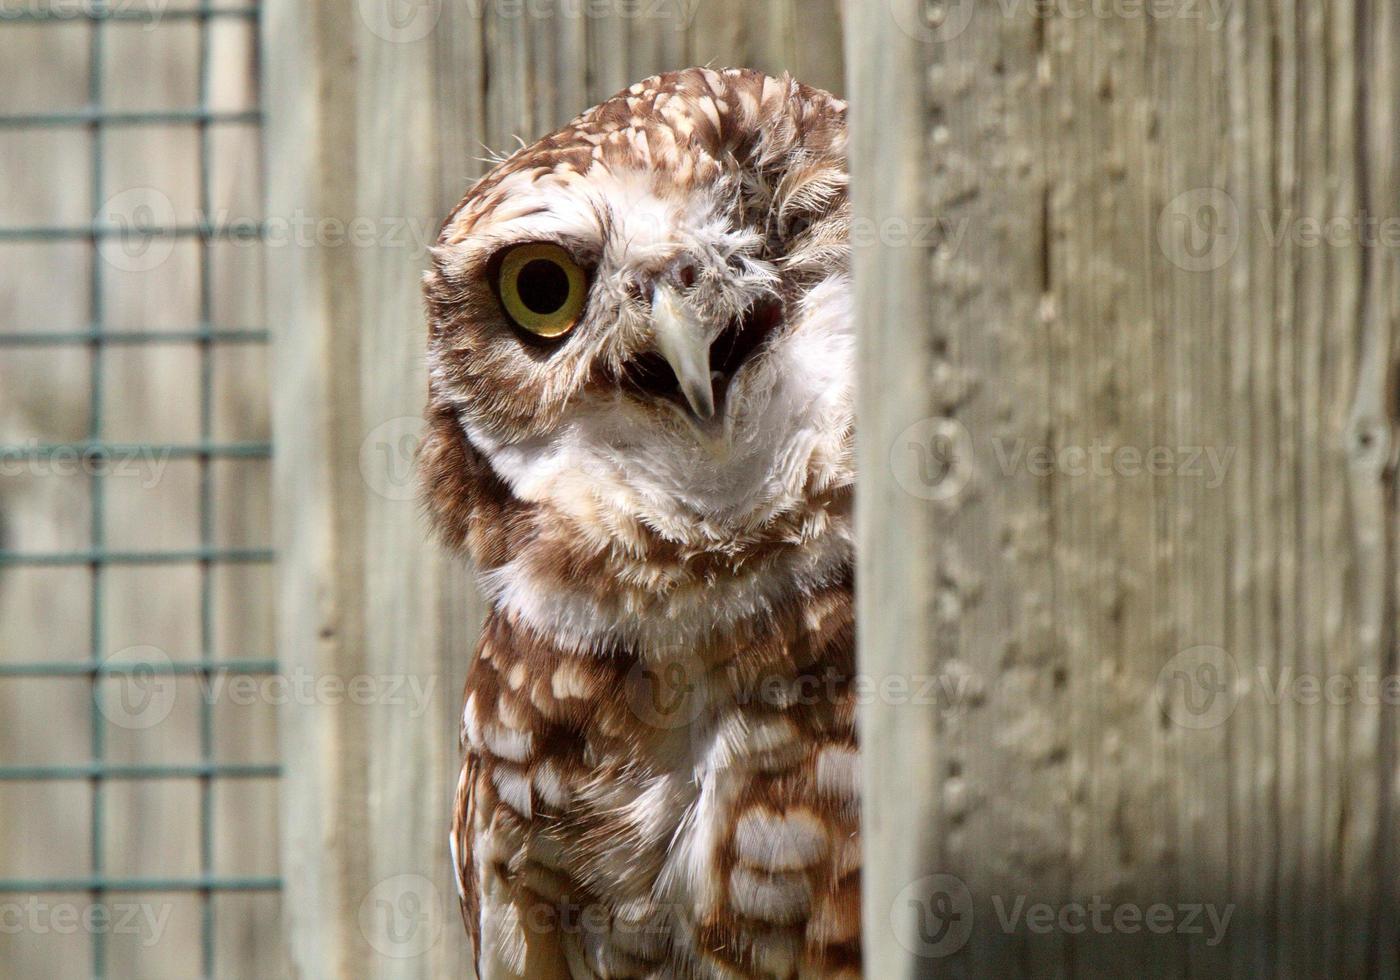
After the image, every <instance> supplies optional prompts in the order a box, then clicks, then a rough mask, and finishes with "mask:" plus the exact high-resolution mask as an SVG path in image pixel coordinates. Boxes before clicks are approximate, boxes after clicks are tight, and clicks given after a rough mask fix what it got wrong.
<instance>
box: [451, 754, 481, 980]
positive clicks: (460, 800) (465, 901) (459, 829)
mask: <svg viewBox="0 0 1400 980" xmlns="http://www.w3.org/2000/svg"><path fill="white" fill-rule="evenodd" d="M479 771H480V766H479V765H478V764H477V761H476V756H474V755H473V754H472V753H470V752H468V753H467V754H466V757H465V758H464V759H463V760H462V772H461V775H460V776H458V778H457V800H456V803H455V804H454V806H453V808H452V836H451V838H450V840H449V843H450V845H451V848H452V870H453V872H454V873H455V874H456V875H457V899H458V901H459V902H460V903H461V907H462V921H463V922H464V923H465V924H466V927H467V936H468V938H470V939H471V943H472V967H473V969H474V970H475V971H476V972H477V975H478V976H480V971H481V962H480V961H481V895H480V893H479V892H478V891H477V883H476V864H475V859H474V857H473V841H472V837H473V829H474V828H475V826H476V781H477V777H478V775H479Z"/></svg>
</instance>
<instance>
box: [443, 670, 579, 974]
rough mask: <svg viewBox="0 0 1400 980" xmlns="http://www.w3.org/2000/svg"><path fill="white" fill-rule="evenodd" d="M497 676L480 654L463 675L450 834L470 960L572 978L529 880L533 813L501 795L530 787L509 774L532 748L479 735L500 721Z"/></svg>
mask: <svg viewBox="0 0 1400 980" xmlns="http://www.w3.org/2000/svg"><path fill="white" fill-rule="evenodd" d="M483 646H484V644H483ZM495 682H496V676H495V666H494V664H492V663H491V662H490V657H489V656H482V655H481V654H478V657H477V660H476V662H475V663H474V664H473V665H472V668H471V670H470V671H469V673H468V679H467V692H468V698H467V704H466V707H465V708H464V709H463V725H462V744H463V749H464V754H463V759H462V773H461V776H460V777H459V778H458V781H457V799H456V804H455V806H454V808H453V815H452V835H451V838H450V844H451V849H452V861H453V866H454V870H455V871H456V874H457V893H458V897H459V898H460V900H461V906H462V919H463V921H464V922H465V923H466V927H467V934H468V936H470V938H471V942H472V957H473V965H474V966H475V968H476V975H477V976H478V977H479V978H480V980H554V978H559V980H570V972H569V968H568V966H567V962H566V958H565V952H564V948H563V945H564V942H565V938H564V936H563V934H562V933H561V931H560V930H559V929H558V928H557V927H556V925H557V923H556V919H555V917H554V916H553V915H552V914H551V912H552V911H553V906H552V904H551V903H550V902H549V901H548V900H547V899H545V898H543V897H542V896H540V895H539V894H538V893H536V892H535V891H534V890H532V888H531V887H530V885H529V882H528V881H527V879H528V877H529V875H530V872H531V870H532V869H533V868H534V862H533V860H532V850H531V849H532V847H533V846H534V840H535V837H536V834H537V832H538V830H539V825H538V821H539V818H538V815H537V814H535V813H533V810H532V808H531V807H530V806H529V805H528V803H525V802H522V801H521V800H520V799H518V798H515V797H512V796H510V795H509V794H507V795H506V796H505V797H504V798H503V795H502V791H501V786H503V785H504V786H506V787H508V788H510V787H519V786H523V787H526V788H525V789H524V792H526V793H527V794H528V793H529V790H528V781H526V782H525V783H523V784H521V783H519V781H518V779H514V780H513V776H514V770H515V768H517V767H519V766H522V765H523V766H525V767H526V768H527V769H528V766H529V764H530V763H531V762H532V761H533V753H529V754H528V757H521V756H519V755H518V754H517V755H516V756H515V758H514V759H513V760H506V759H503V758H500V757H498V756H497V755H495V754H494V753H493V752H492V751H491V749H490V748H489V747H488V746H487V745H486V744H485V742H484V740H483V739H482V737H481V730H482V727H483V724H494V723H495V722H496V720H497V711H498V710H499V705H500V689H499V688H498V687H497V686H496V683H495ZM473 694H474V695H475V696H472V695H473ZM488 716H489V717H488Z"/></svg>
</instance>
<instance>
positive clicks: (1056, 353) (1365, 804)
mask: <svg viewBox="0 0 1400 980" xmlns="http://www.w3.org/2000/svg"><path fill="white" fill-rule="evenodd" d="M1052 6H1053V5H1022V6H1019V7H1018V6H1008V5H1002V6H1001V7H1000V8H997V9H993V8H992V7H990V6H981V5H976V6H973V5H965V4H964V5H946V6H944V7H943V8H941V9H942V11H943V14H944V15H945V19H944V20H943V21H942V22H930V21H927V20H925V19H924V18H925V13H924V10H923V5H922V4H919V3H914V2H900V0H894V2H892V3H890V4H886V5H873V6H872V7H871V8H870V9H860V10H857V11H853V28H852V31H851V34H850V37H849V49H848V64H849V66H850V79H851V82H850V89H851V91H850V95H851V97H852V100H853V118H854V120H855V124H856V125H855V129H854V146H853V174H854V178H855V187H856V192H857V193H856V203H857V211H858V221H859V220H860V219H864V220H867V221H870V220H873V221H876V222H878V221H880V220H882V219H888V218H889V217H890V216H893V215H900V214H911V213H912V214H917V213H920V211H921V210H922V209H928V210H930V211H931V212H932V215H933V216H934V217H936V218H940V219H942V223H943V224H944V225H945V226H946V225H953V226H957V225H959V224H960V223H962V222H964V221H966V222H967V223H968V231H967V233H966V234H965V235H963V236H962V238H961V240H960V243H959V244H958V245H957V247H956V248H953V249H952V250H951V251H950V252H948V253H947V254H943V255H940V249H934V248H927V249H922V250H921V249H916V248H910V247H907V246H898V245H895V244H892V243H890V242H881V243H879V244H878V245H876V246H874V247H870V248H863V249H860V250H859V251H858V255H857V281H858V293H859V297H860V299H859V302H860V309H861V316H862V330H863V350H862V358H861V363H862V379H861V380H862V386H863V391H864V395H863V398H862V405H861V412H860V418H861V436H860V438H861V446H862V449H861V464H862V470H861V473H862V481H863V482H862V490H861V495H860V506H861V511H860V515H861V522H860V528H861V533H862V551H861V570H860V582H861V593H862V606H861V613H862V618H861V657H862V665H863V669H864V670H865V671H867V672H869V673H872V674H874V675H876V678H877V679H878V678H879V677H880V676H883V675H885V674H888V673H907V672H909V671H917V670H933V671H935V672H937V673H939V674H940V675H946V674H949V673H952V672H965V671H970V672H971V673H973V675H974V676H978V677H980V678H981V679H982V680H983V681H985V684H986V689H987V694H986V697H985V698H981V697H979V698H973V699H970V700H968V701H967V702H966V703H964V704H962V705H960V706H957V707H956V708H955V709H954V710H952V711H951V712H945V711H939V710H935V709H934V708H931V707H929V706H917V705H915V706H911V705H908V704H892V703H889V702H888V701H881V700H879V699H876V701H875V702H874V703H872V704H870V705H868V706H867V707H866V710H865V715H864V717H863V719H862V725H863V727H862V731H863V733H864V738H865V753H866V758H867V760H868V763H867V765H868V769H867V775H866V778H867V793H868V800H867V809H866V813H867V823H866V834H867V839H866V848H867V873H866V877H865V882H866V900H867V907H866V924H867V936H868V937H869V939H870V942H869V953H868V964H867V965H868V970H869V972H870V973H871V975H876V976H882V977H884V976H916V975H929V974H938V975H941V974H942V973H944V972H948V973H950V974H953V975H971V976H981V975H1066V976H1068V975H1080V976H1102V975H1122V974H1126V973H1132V974H1133V975H1152V976H1185V975H1207V976H1225V975H1233V976H1259V975H1288V976H1323V975H1331V976H1363V975H1375V974H1377V973H1382V974H1384V975H1394V974H1395V972H1396V969H1397V937H1396V927H1395V921H1396V913H1397V907H1396V889H1395V886H1394V884H1393V883H1394V881H1395V880H1396V878H1397V870H1398V869H1397V864H1396V862H1397V851H1396V848H1395V847H1394V844H1393V839H1394V834H1395V829H1396V817H1395V813H1396V808H1395V801H1396V778H1397V773H1396V751H1397V750H1396V724H1395V709H1396V706H1395V705H1393V704H1386V703H1384V701H1381V702H1377V701H1376V700H1375V698H1374V695H1372V696H1369V697H1368V696H1367V695H1366V694H1364V693H1363V690H1364V689H1363V688H1362V687H1361V686H1358V685H1357V681H1358V680H1359V679H1362V678H1367V677H1369V678H1372V679H1373V680H1375V679H1378V678H1387V677H1392V676H1393V675H1394V673H1395V669H1396V659H1397V650H1396V644H1397V639H1396V619H1397V610H1400V606H1398V605H1397V601H1396V593H1397V583H1396V575H1397V571H1396V569H1397V560H1396V552H1397V550H1400V548H1398V546H1397V530H1398V528H1397V523H1396V521H1397V514H1396V508H1397V500H1396V427H1397V422H1398V421H1400V418H1397V416H1400V398H1398V397H1397V373H1398V372H1400V353H1398V351H1400V344H1398V343H1397V338H1396V322H1397V319H1400V307H1397V298H1398V297H1400V263H1397V260H1396V254H1395V248H1394V240H1393V236H1394V228H1395V221H1396V217H1397V216H1396V214H1395V213H1394V202H1395V201H1396V200H1400V173H1398V172H1397V166H1396V164H1395V160H1394V157H1395V153H1394V148H1395V140H1396V134H1397V124H1396V123H1397V114H1398V113H1400V97H1397V94H1396V91H1397V90H1396V84H1397V78H1396V74H1395V73H1396V54H1395V51H1396V44H1395V40H1396V38H1395V35H1396V31H1397V24H1396V14H1395V12H1394V11H1392V10H1390V9H1389V8H1387V9H1385V10H1381V9H1380V7H1379V6H1378V5H1376V4H1372V3H1367V2H1361V0H1357V2H1348V3H1336V4H1328V5H1318V4H1305V3H1299V2H1295V0H1249V2H1247V3H1244V4H1236V5H1231V6H1229V8H1228V9H1224V8H1215V9H1214V10H1213V11H1205V10H1202V9H1201V8H1200V7H1199V6H1197V8H1196V10H1197V14H1199V16H1197V15H1191V16H1188V15H1187V13H1186V8H1185V5H1178V6H1172V5H1166V6H1163V5H1157V7H1156V8H1155V10H1154V9H1153V8H1152V7H1151V5H1144V6H1133V7H1132V8H1127V7H1123V8H1115V9H1114V10H1108V11H1106V12H1105V13H1103V14H1096V15H1093V16H1083V17H1068V16H1062V15H1061V12H1059V11H1058V10H1057V9H1052ZM1377 221H1379V222H1380V224H1379V226H1377V224H1376V222H1377ZM1387 227H1389V228H1390V238H1389V240H1387V239H1386V237H1385V235H1386V232H1385V230H1384V229H1385V228H1387ZM1329 228H1330V229H1331V231H1330V233H1329V232H1328V229H1329ZM1328 234H1330V235H1331V236H1332V237H1330V238H1329V237H1327V235H1328ZM914 253H917V254H914ZM921 419H922V420H924V421H923V422H921V421H920V420H921ZM911 425H914V426H915V429H913V430H911V429H910V428H909V427H910V426H911ZM919 425H922V426H923V427H922V429H920V428H918V426H919ZM940 430H941V431H943V432H945V433H952V434H953V435H954V436H956V437H957V438H960V439H962V440H963V446H962V451H961V452H960V451H959V449H958V446H956V445H950V446H949V447H947V453H948V454H949V455H950V456H951V460H945V461H944V462H945V464H946V465H945V469H946V470H947V474H946V476H945V478H944V479H943V481H942V482H936V481H935V483H934V487H935V488H942V490H940V491H939V492H933V491H931V490H928V488H927V487H925V488H924V489H925V490H926V491H928V492H923V493H922V496H921V492H920V491H919V488H918V487H917V486H916V487H915V491H916V492H914V493H912V494H911V493H910V492H908V491H909V487H908V483H909V481H910V479H911V472H914V471H912V467H913V463H911V462H910V461H909V460H908V459H907V458H904V454H905V453H906V451H910V450H912V451H913V452H915V453H917V452H919V451H925V452H927V451H928V450H929V449H933V448H937V446H936V440H932V434H933V433H936V432H938V431H940ZM911 431H912V432H915V433H920V434H919V435H916V436H915V437H914V438H913V440H912V445H911ZM1018 438H1019V439H1022V440H1023V442H1024V447H1025V449H1026V450H1028V451H1032V452H1033V451H1035V450H1037V449H1039V450H1043V451H1044V456H1043V457H1042V459H1043V466H1041V464H1036V463H1034V462H1033V460H1034V459H1035V457H1034V456H1031V455H1022V456H1020V457H1017V458H1019V459H1020V460H1021V462H1019V463H1016V464H1014V465H1011V466H1010V467H1008V466H1007V462H1008V458H1009V457H1008V455H1007V453H1006V452H1005V450H1006V447H1008V446H1010V445H1016V444H1017V442H1016V440H1017V439H1018ZM920 443H922V444H923V448H922V450H920V446H919V444H920ZM1100 445H1101V446H1102V447H1103V451H1104V453H1105V454H1106V455H1105V456H1104V457H1103V458H1104V459H1105V460H1106V461H1107V467H1106V469H1104V470H1103V471H1096V470H1094V469H1093V468H1092V466H1093V463H1092V461H1093V459H1094V454H1095V451H1096V447H1097V446H1100ZM1124 450H1131V452H1132V455H1129V456H1126V457H1125V456H1124V455H1122V451H1124ZM1154 453H1155V454H1157V457H1156V458H1157V459H1158V460H1160V461H1162V463H1163V466H1164V467H1165V468H1164V469H1163V471H1162V472H1161V473H1160V474H1158V475H1153V474H1152V473H1151V472H1150V471H1148V470H1147V469H1146V465H1147V463H1148V461H1149V460H1150V459H1151V458H1152V455H1151V454H1154ZM1032 467H1036V468H1038V469H1041V470H1042V472H1040V473H1039V475H1037V473H1036V471H1035V469H1032ZM1086 467H1088V468H1086ZM960 471H961V475H959V474H960ZM915 475H917V474H916V473H915ZM916 482H917V481H916ZM1032 490H1034V492H1032ZM922 498H929V499H922ZM911 543H916V544H914V545H913V546H912V547H911ZM1033 548H1035V549H1038V550H1032V549H1033ZM1041 592H1043V593H1044V594H1045V595H1046V596H1047V597H1048V599H1047V601H1046V603H1045V605H1044V606H1043V607H1039V606H1036V605H1035V604H1034V598H1035V597H1036V596H1037V595H1039V594H1040V593H1041ZM948 610H951V611H952V612H951V613H949V612H948ZM1037 640H1038V641H1039V642H1036V641H1037ZM1300 679H1301V681H1302V686H1298V683H1297V682H1299V681H1300ZM1309 683H1317V684H1319V685H1327V684H1331V685H1333V686H1332V687H1331V689H1330V690H1331V692H1332V693H1326V692H1325V691H1324V693H1321V694H1318V695H1313V694H1310V693H1309V689H1308V687H1307V686H1306V685H1307V684H1309ZM1342 685H1350V686H1342ZM1372 690H1373V691H1374V688H1373V689H1372ZM1339 691H1340V693H1337V692H1339ZM1057 788H1058V789H1059V792H1056V789H1057ZM950 802H955V803H956V805H950ZM930 875H944V876H956V879H958V882H957V884H958V887H959V888H961V887H965V888H966V891H965V892H958V891H957V890H956V889H955V888H953V886H952V879H951V878H942V879H927V878H926V876H930ZM921 877H922V878H924V880H923V881H922V883H921V884H920V885H918V886H912V887H913V891H912V892H907V891H906V892H903V893H901V891H900V889H901V887H903V886H905V885H907V884H909V883H910V882H912V881H919V880H920V879H921ZM935 886H937V887H935ZM1096 897H1101V898H1102V899H1103V900H1104V901H1106V902H1107V903H1108V904H1109V907H1110V909H1119V908H1124V909H1130V910H1136V912H1135V914H1137V915H1141V914H1143V910H1145V909H1147V908H1149V907H1150V906H1151V905H1152V904H1153V903H1164V905H1166V906H1170V907H1171V908H1172V909H1176V908H1177V907H1178V906H1179V905H1180V904H1181V903H1186V904H1187V905H1192V906H1200V907H1201V908H1202V910H1203V911H1205V910H1209V909H1214V910H1215V912H1216V913H1217V914H1218V915H1223V914H1224V913H1225V912H1226V911H1227V910H1228V911H1229V913H1230V915H1231V919H1230V921H1229V923H1228V925H1226V926H1224V927H1223V928H1222V931H1221V934H1220V935H1218V936H1216V937H1214V938H1215V941H1213V942H1207V941H1204V939H1203V937H1201V936H1197V935H1192V934H1189V933H1187V932H1185V931H1184V930H1182V929H1178V928H1170V929H1168V930H1167V931H1166V933H1165V934H1164V935H1160V936H1158V935H1154V934H1153V933H1151V932H1150V931H1149V930H1146V929H1143V928H1136V929H1134V928H1128V927H1124V926H1114V927H1112V928H1109V929H1108V930H1106V932H1105V933H1104V934H1102V935H1100V934H1098V932H1097V930H1095V929H1093V928H1089V929H1084V930H1075V929H1072V928H1066V927H1063V926H1062V925H1056V924H1054V923H1052V924H1051V925H1050V927H1049V928H1048V929H1047V930H1044V932H1043V934H1042V932H1041V931H1040V930H1037V929H1035V928H1033V927H1031V926H1028V925H1027V921H1026V920H1024V919H1022V920H1021V921H1020V922H1019V924H1009V925H1008V924H1005V923H1003V922H1002V921H1000V920H999V918H998V915H997V912H996V910H995V906H996V905H997V904H998V903H1000V904H1001V905H1002V906H1003V907H1006V906H1009V905H1011V904H1013V903H1015V902H1016V901H1023V902H1024V903H1026V904H1028V905H1029V904H1034V903H1036V902H1040V901H1044V902H1046V903H1048V904H1049V905H1050V906H1051V908H1052V909H1054V910H1062V909H1065V908H1068V907H1070V906H1068V905H1066V903H1076V902H1078V903H1088V902H1090V901H1091V900H1094V899H1095V898H1096ZM935 899H938V900H940V901H944V902H945V904H944V906H942V911H943V912H944V913H945V914H944V915H943V917H942V918H941V920H940V918H939V917H938V916H937V915H936V914H932V913H937V912H938V911H939V907H938V906H937V902H935V901H934V900H935ZM911 901H912V902H913V903H914V905H912V906H910V905H909V903H910V902H911ZM948 901H952V904H951V905H948V904H946V903H947V902H948ZM921 902H923V903H926V906H925V908H922V909H921V908H920V907H919V903H921ZM959 903H961V904H959ZM919 912H926V913H930V914H931V916H932V917H931V918H928V919H926V920H925V924H926V925H929V926H930V927H935V926H945V925H946V926H949V927H950V929H953V930H954V931H956V929H962V928H964V927H966V926H968V925H970V927H971V934H970V939H971V941H970V942H968V943H967V944H966V945H964V946H962V947H960V948H957V949H956V951H955V950H954V949H951V948H947V947H946V946H945V947H943V948H941V949H939V950H936V952H943V953H947V954H949V955H948V956H947V957H938V956H926V955H924V956H921V955H919V954H920V953H928V952H930V950H929V949H928V948H927V947H928V945H929V944H928V943H921V942H920V937H919V934H918V933H917V930H915V929H914V926H915V925H916V924H917V920H916V919H915V918H913V916H915V915H916V914H917V913H919ZM958 914H962V915H963V918H961V919H954V918H951V917H950V915H958ZM901 936H902V937H903V938H904V939H905V940H906V942H904V943H903V944H901V943H900V942H899V939H900V938H901ZM910 937H912V939H911V938H910ZM927 938H928V936H927V935H925V936H924V939H927ZM882 940H883V941H882Z"/></svg>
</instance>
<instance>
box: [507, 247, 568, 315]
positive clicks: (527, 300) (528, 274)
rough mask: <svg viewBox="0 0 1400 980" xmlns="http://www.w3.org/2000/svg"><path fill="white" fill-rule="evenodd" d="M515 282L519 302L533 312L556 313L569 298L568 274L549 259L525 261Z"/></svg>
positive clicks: (542, 313)
mask: <svg viewBox="0 0 1400 980" xmlns="http://www.w3.org/2000/svg"><path fill="white" fill-rule="evenodd" d="M516 284H517V285H516V288H517V289H519V291H520V300H521V302H523V303H524V304H525V305H526V306H527V307H529V309H530V311H531V312H533V313H539V314H541V315H548V314H550V313H557V312H558V311H559V310H560V309H561V308H562V307H563V305H564V304H565V303H566V302H567V301H568V299H569V275H568V273H567V272H565V271H564V269H563V268H561V267H560V265H559V263H558V262H553V261H551V260H549V259H534V260H533V261H530V262H527V263H525V267H524V268H523V269H521V270H520V278H519V279H517V280H516Z"/></svg>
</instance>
